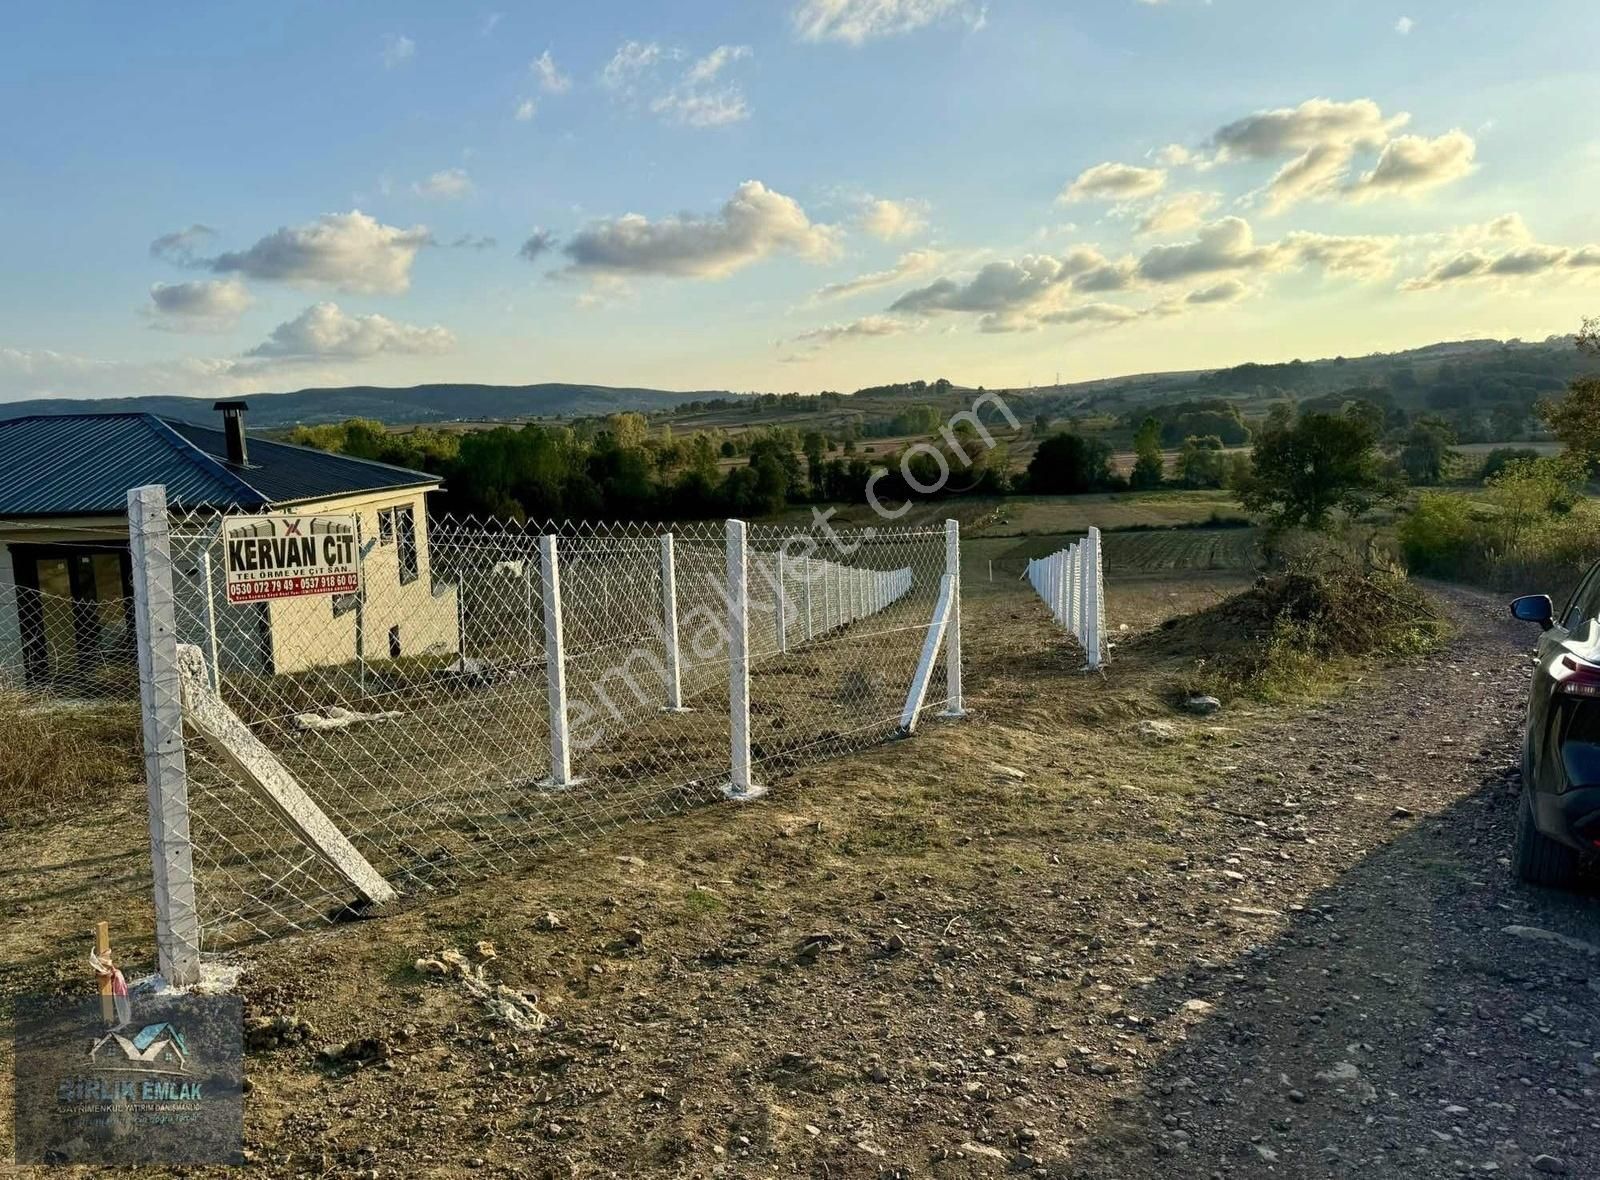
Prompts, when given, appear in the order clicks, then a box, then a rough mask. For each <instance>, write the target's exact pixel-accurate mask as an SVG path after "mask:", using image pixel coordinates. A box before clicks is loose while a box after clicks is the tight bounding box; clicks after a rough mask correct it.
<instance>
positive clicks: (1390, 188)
mask: <svg viewBox="0 0 1600 1180" xmlns="http://www.w3.org/2000/svg"><path fill="white" fill-rule="evenodd" d="M1477 150H1478V149H1477V144H1475V143H1474V142H1473V140H1472V136H1470V135H1468V134H1467V133H1466V132H1465V131H1459V130H1458V131H1447V132H1445V134H1443V135H1441V136H1439V137H1438V138H1436V139H1426V138H1424V137H1423V136H1420V135H1402V136H1399V137H1397V138H1395V139H1391V140H1390V141H1389V142H1388V143H1386V144H1384V147H1383V152H1382V153H1381V154H1380V155H1379V156H1378V163H1377V164H1376V165H1375V166H1374V167H1373V169H1372V171H1370V172H1367V173H1363V174H1362V176H1361V179H1360V180H1358V181H1357V182H1355V183H1354V184H1352V185H1351V186H1350V190H1349V191H1350V193H1351V195H1352V196H1354V197H1355V198H1356V199H1358V200H1367V199H1369V198H1372V197H1375V196H1381V195H1385V194H1390V193H1400V194H1405V195H1415V194H1417V193H1425V192H1428V191H1429V190H1431V189H1435V188H1438V187H1439V186H1440V185H1445V184H1450V183H1452V182H1454V181H1457V180H1460V179H1461V178H1462V177H1463V176H1465V175H1467V173H1469V172H1471V171H1472V160H1473V157H1474V156H1475V155H1476V154H1477Z"/></svg>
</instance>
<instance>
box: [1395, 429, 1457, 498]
mask: <svg viewBox="0 0 1600 1180" xmlns="http://www.w3.org/2000/svg"><path fill="white" fill-rule="evenodd" d="M1455 441H1456V432H1455V431H1454V430H1453V429H1452V428H1451V427H1450V424H1449V423H1448V422H1445V421H1442V420H1441V419H1439V418H1436V417H1434V416H1433V415H1431V414H1429V415H1424V416H1423V417H1421V418H1418V419H1417V420H1416V421H1415V422H1413V423H1412V424H1411V431H1410V433H1408V434H1407V435H1406V440H1405V442H1404V443H1403V444H1401V447H1400V467H1401V469H1402V470H1404V471H1405V473H1406V478H1407V479H1409V480H1410V481H1411V482H1412V483H1414V484H1418V485H1421V486H1424V487H1432V486H1434V485H1436V484H1439V483H1442V482H1443V481H1444V477H1445V473H1446V472H1447V471H1448V470H1449V468H1450V465H1451V463H1452V461H1453V460H1454V459H1455V457H1456V453H1455V452H1454V451H1452V450H1451V449H1450V446H1451V444H1452V443H1454V442H1455Z"/></svg>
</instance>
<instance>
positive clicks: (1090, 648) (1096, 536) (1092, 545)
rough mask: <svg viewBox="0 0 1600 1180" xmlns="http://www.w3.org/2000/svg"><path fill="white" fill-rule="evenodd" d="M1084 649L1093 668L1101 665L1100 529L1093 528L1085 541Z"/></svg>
mask: <svg viewBox="0 0 1600 1180" xmlns="http://www.w3.org/2000/svg"><path fill="white" fill-rule="evenodd" d="M1083 606H1084V612H1083V613H1084V627H1083V649H1084V651H1086V652H1088V653H1089V667H1090V669H1091V670H1093V669H1096V668H1098V667H1100V629H1101V624H1102V622H1103V620H1102V619H1101V617H1100V612H1101V609H1102V608H1101V596H1100V530H1099V529H1097V528H1091V529H1090V530H1089V536H1088V537H1087V538H1086V539H1085V540H1084V543H1083Z"/></svg>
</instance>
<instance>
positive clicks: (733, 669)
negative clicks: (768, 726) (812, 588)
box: [722, 520, 767, 800]
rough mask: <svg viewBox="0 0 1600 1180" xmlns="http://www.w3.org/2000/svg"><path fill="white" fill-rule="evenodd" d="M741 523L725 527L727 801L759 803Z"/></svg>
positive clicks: (761, 791) (745, 556)
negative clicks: (752, 773)
mask: <svg viewBox="0 0 1600 1180" xmlns="http://www.w3.org/2000/svg"><path fill="white" fill-rule="evenodd" d="M746 531H747V530H746V528H745V523H744V521H742V520H730V521H728V524H727V548H728V720H729V725H728V731H729V735H730V742H731V747H732V748H731V751H730V754H731V757H730V758H729V772H730V773H729V780H728V785H727V786H726V787H724V788H723V791H722V793H723V794H724V795H726V796H727V797H728V798H729V799H737V800H748V799H759V798H760V797H761V796H763V795H765V794H766V793H767V791H766V788H765V787H758V786H756V784H755V783H754V782H752V781H751V778H750V577H749V560H748V553H747V551H746V548H745V533H746Z"/></svg>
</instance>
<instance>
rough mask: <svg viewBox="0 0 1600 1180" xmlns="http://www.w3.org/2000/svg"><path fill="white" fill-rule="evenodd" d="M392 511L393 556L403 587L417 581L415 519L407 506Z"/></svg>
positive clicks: (414, 515)
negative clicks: (397, 564) (397, 565)
mask: <svg viewBox="0 0 1600 1180" xmlns="http://www.w3.org/2000/svg"><path fill="white" fill-rule="evenodd" d="M392 511H393V513H394V538H395V556H396V557H397V558H398V561H399V566H400V584H401V585H402V586H404V585H407V584H408V583H411V582H415V581H416V580H417V572H418V569H417V518H416V513H415V512H414V511H413V510H412V508H411V506H410V505H409V504H407V505H404V506H402V507H399V508H395V509H392ZM380 527H381V526H380Z"/></svg>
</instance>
